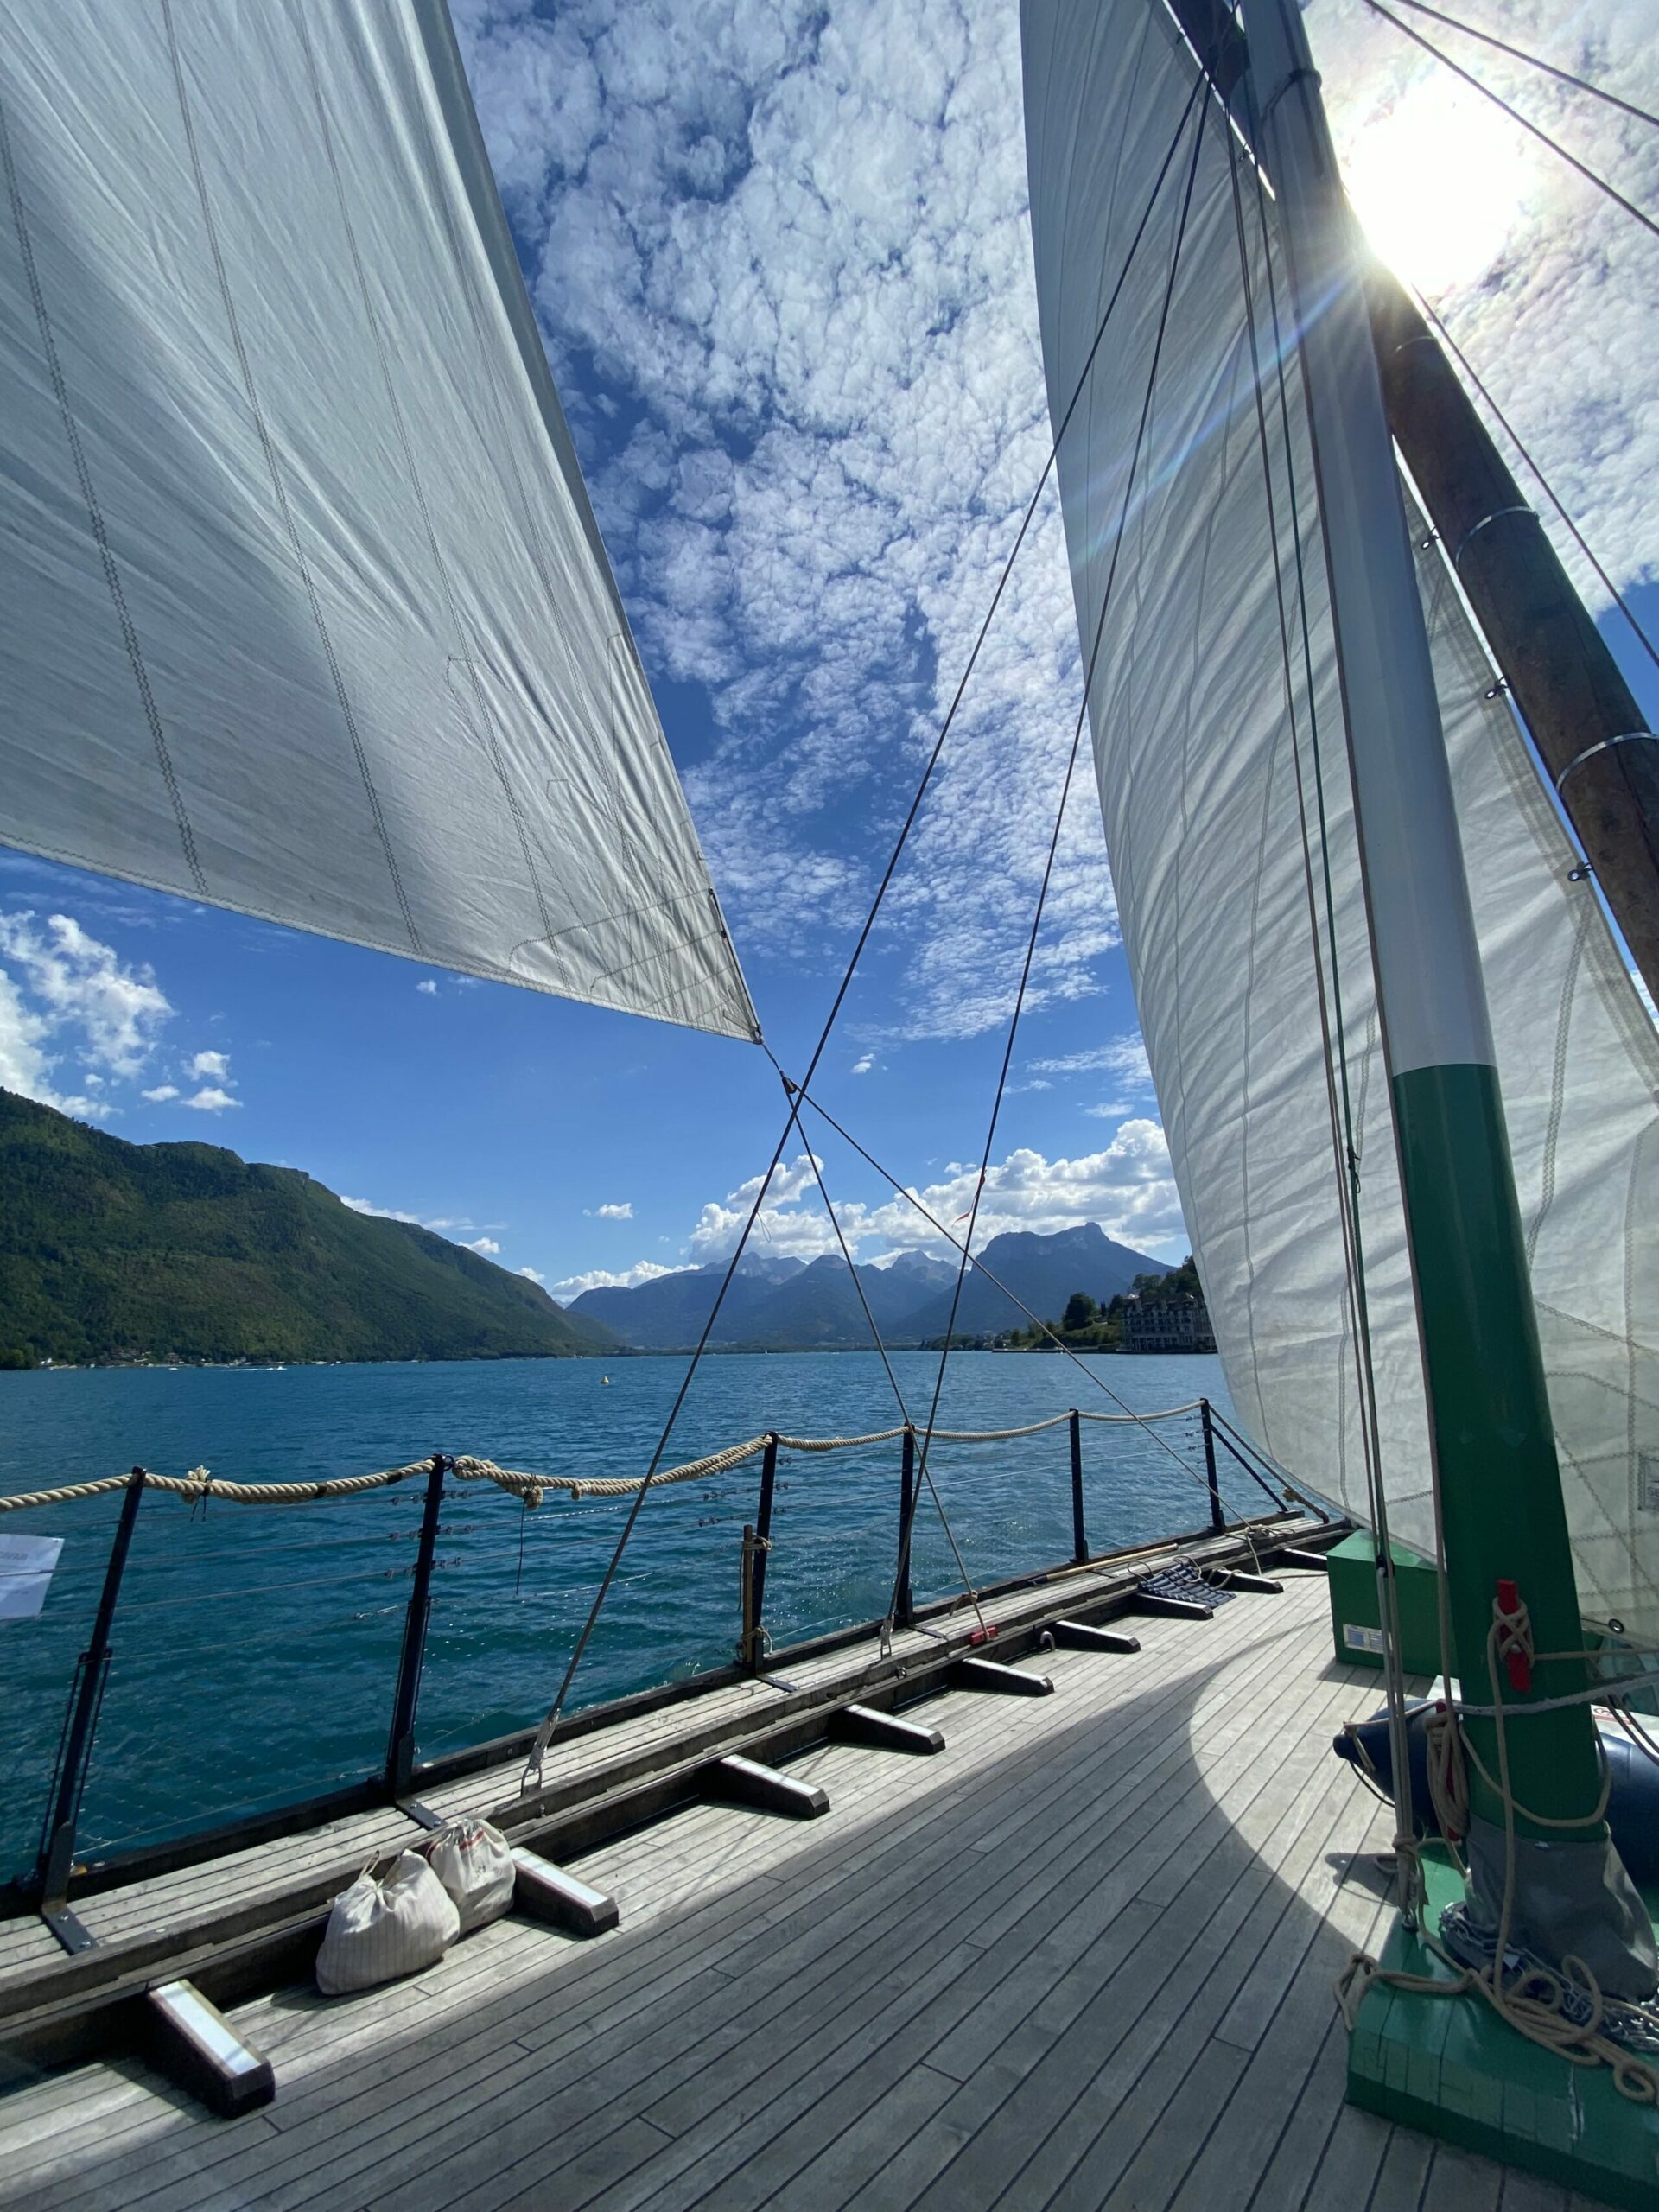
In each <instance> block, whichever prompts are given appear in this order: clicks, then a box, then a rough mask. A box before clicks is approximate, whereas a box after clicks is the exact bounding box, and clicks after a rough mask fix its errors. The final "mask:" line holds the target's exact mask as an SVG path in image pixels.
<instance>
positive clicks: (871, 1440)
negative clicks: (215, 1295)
mask: <svg viewBox="0 0 1659 2212" xmlns="http://www.w3.org/2000/svg"><path fill="white" fill-rule="evenodd" d="M1202 1405H1203V1401H1202V1400H1201V1399H1197V1398H1195V1399H1193V1400H1192V1402H1191V1403H1189V1404H1186V1405H1181V1406H1167V1407H1165V1408H1163V1409H1162V1410H1161V1411H1160V1412H1158V1413H1153V1414H1101V1413H1091V1412H1089V1411H1086V1410H1084V1409H1082V1408H1072V1409H1070V1410H1068V1411H1066V1412H1065V1413H1058V1414H1048V1415H1047V1416H1046V1418H1045V1419H1044V1420H1041V1421H1027V1423H1026V1424H1025V1426H1024V1427H1019V1428H936V1429H935V1430H934V1431H933V1432H932V1436H933V1440H934V1442H936V1443H939V1444H1005V1443H1010V1442H1013V1441H1014V1440H1016V1439H1017V1438H1020V1437H1022V1436H1038V1435H1040V1434H1041V1433H1043V1432H1044V1431H1045V1430H1046V1429H1051V1428H1058V1427H1063V1426H1064V1425H1065V1423H1066V1422H1067V1421H1073V1420H1077V1421H1097V1422H1101V1423H1103V1424H1105V1425H1107V1426H1122V1427H1141V1426H1143V1425H1144V1424H1145V1423H1147V1421H1173V1420H1176V1419H1177V1418H1179V1416H1180V1415H1182V1414H1195V1413H1198V1412H1199V1411H1200V1410H1201V1408H1202ZM905 1433H906V1430H905V1426H904V1424H903V1423H902V1422H901V1423H900V1424H899V1426H898V1427H894V1428H878V1429H873V1430H871V1431H870V1432H869V1433H868V1434H866V1435H861V1436H785V1435H784V1434H783V1433H781V1432H773V1431H768V1432H767V1433H766V1434H763V1435H760V1436H750V1437H746V1438H745V1439H744V1440H743V1441H742V1442H741V1444H728V1446H725V1448H724V1449H723V1450H722V1451H719V1452H706V1453H705V1454H704V1455H703V1457H702V1459H689V1460H687V1461H686V1462H685V1464H684V1465H682V1466H678V1467H664V1468H662V1469H660V1470H659V1471H658V1472H657V1473H656V1474H654V1475H652V1476H651V1477H649V1478H646V1477H644V1476H639V1475H615V1476H612V1475H550V1474H543V1473H530V1472H527V1471H525V1470H524V1469H523V1468H518V1467H503V1466H499V1465H497V1463H496V1462H495V1461H494V1460H493V1459H479V1458H477V1457H475V1456H474V1455H472V1454H470V1453H466V1452H461V1453H456V1454H451V1453H448V1452H442V1453H439V1454H435V1455H433V1454H429V1455H428V1457H427V1458H425V1459H413V1460H411V1461H410V1463H409V1465H407V1466H404V1467H385V1468H382V1469H380V1470H379V1471H377V1472H375V1473H372V1474H365V1475H336V1476H329V1477H327V1478H324V1479H322V1480H321V1481H318V1482H308V1483H306V1482H300V1483H240V1482H235V1481H232V1480H231V1479H230V1478H228V1477H226V1476H223V1475H215V1474H212V1473H210V1472H209V1471H208V1470H207V1468H206V1467H193V1468H192V1469H191V1470H190V1471H189V1473H188V1474H186V1475H158V1474H154V1473H151V1472H150V1471H149V1470H148V1469H147V1468H146V1469H140V1468H137V1467H135V1468H133V1469H132V1470H130V1472H128V1473H126V1474H124V1475H101V1476H99V1477H96V1478H94V1479H92V1481H90V1482H84V1483H66V1484H62V1485H61V1486H60V1487H59V1488H57V1489H54V1490H33V1491H16V1492H14V1493H13V1494H12V1495H10V1496H9V1497H0V1513H21V1512H25V1511H29V1510H33V1509H35V1508H36V1507H41V1506H48V1507H49V1506H55V1505H68V1504H73V1503H74V1502H75V1501H76V1500H78V1499H79V1498H83V1497H105V1496H106V1495H108V1494H109V1493H111V1492H112V1491H122V1490H130V1489H131V1488H132V1486H133V1484H135V1483H137V1482H139V1481H142V1482H143V1484H144V1486H145V1488H146V1489H148V1490H152V1491H164V1492H166V1493H167V1494H168V1495H169V1496H171V1497H181V1498H183V1499H185V1500H186V1501H187V1502H188V1503H190V1504H193V1505H194V1504H196V1503H200V1502H205V1501H206V1500H207V1499H209V1498H218V1499H220V1500H222V1501H223V1502H224V1503H226V1504H231V1505H314V1504H317V1503H321V1502H322V1501H324V1500H327V1499H331V1498H336V1497H362V1496H363V1495H365V1493H366V1492H367V1491H376V1490H389V1489H391V1487H392V1486H393V1485H394V1484H397V1483H404V1482H411V1481H413V1480H414V1479H415V1478H416V1477H424V1476H428V1475H429V1474H430V1473H431V1471H432V1468H433V1464H434V1459H435V1458H440V1459H442V1462H443V1465H444V1466H445V1467H446V1468H447V1469H448V1471H449V1472H450V1473H451V1474H453V1475H454V1477H455V1478H456V1479H457V1480H458V1481H460V1482H489V1483H493V1484H495V1485H496V1487H497V1488H498V1489H499V1490H503V1491H507V1492H508V1493H509V1495H511V1496H512V1497H520V1498H522V1499H523V1500H524V1503H525V1505H527V1506H529V1507H531V1508H534V1507H535V1506H537V1505H539V1504H540V1503H541V1502H542V1499H543V1496H544V1495H545V1494H546V1492H547V1491H563V1492H564V1493H565V1494H566V1495H567V1496H568V1497H570V1498H572V1499H575V1498H586V1497H633V1496H634V1495H635V1494H636V1493H637V1492H638V1491H640V1490H641V1489H643V1488H645V1487H646V1484H647V1481H648V1483H649V1487H650V1488H651V1489H652V1490H665V1489H667V1488H669V1487H670V1486H671V1484H675V1483H690V1482H697V1481H700V1480H702V1479H704V1478H708V1477H709V1476H713V1475H721V1474H724V1473H726V1472H727V1471H728V1469H730V1468H733V1467H741V1466H742V1465H744V1464H745V1463H746V1462H747V1461H748V1460H750V1459H759V1458H760V1455H761V1453H762V1452H764V1451H765V1450H766V1446H767V1443H768V1442H769V1441H770V1440H771V1439H772V1436H773V1435H774V1434H775V1435H776V1438H777V1443H778V1446H779V1450H780V1451H784V1452H856V1451H861V1450H864V1449H866V1448H868V1446H872V1445H876V1444H891V1443H893V1442H894V1441H896V1440H897V1439H899V1437H901V1436H903V1435H904V1434H905Z"/></svg>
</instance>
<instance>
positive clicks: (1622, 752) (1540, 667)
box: [1368, 269, 1659, 1000]
mask: <svg viewBox="0 0 1659 2212" xmlns="http://www.w3.org/2000/svg"><path fill="white" fill-rule="evenodd" d="M1368 289H1369V291H1370V301H1371V329H1372V334H1373V336H1374V337H1375V340H1376V356H1377V365H1378V367H1379V369H1380V370H1381V372H1382V377H1383V405H1384V407H1385V408H1386V409H1387V410H1388V417H1389V429H1391V430H1392V431H1393V433H1394V437H1395V443H1396V444H1397V445H1398V447H1399V448H1400V452H1401V454H1402V458H1403V459H1404V461H1405V464H1406V466H1407V467H1408V469H1409V470H1410V471H1411V474H1412V479H1413V481H1414V483H1415V485H1416V486H1417V489H1418V491H1419V493H1421V496H1422V499H1423V504H1424V505H1425V507H1426V508H1427V512H1428V515H1429V518H1430V519H1431V520H1432V522H1433V525H1434V527H1435V529H1436V530H1437V531H1439V532H1440V540H1441V543H1443V544H1444V546H1445V547H1446V554H1447V556H1448V558H1449V559H1450V561H1451V563H1452V568H1453V569H1455V570H1456V572H1457V576H1458V580H1459V582H1460V583H1461V584H1462V586H1463V588H1464V590H1465V593H1466V594H1468V599H1469V604H1470V607H1471V609H1472V610H1473V613H1474V617H1475V620H1476V621H1477V622H1478V624H1479V625H1480V627H1481V630H1482V632H1483V633H1484V636H1485V639H1486V642H1487V644H1488V645H1490V646H1491V651H1492V657H1493V658H1494V659H1495V660H1496V661H1497V665H1498V669H1499V671H1500V672H1501V674H1502V676H1503V680H1504V682H1505V683H1507V684H1508V685H1509V688H1510V696H1511V697H1512V698H1513V699H1514V701H1515V703H1516V706H1517V707H1518V708H1519V709H1520V711H1521V715H1522V720H1523V721H1525V723H1526V725H1527V728H1528V729H1529V731H1530V732H1531V734H1532V741H1533V743H1534V744H1535V746H1536V747H1537V748H1538V754H1539V758H1540V759H1541V760H1542V762H1543V764H1544V767H1545V769H1546V771H1547V772H1548V775H1549V778H1550V780H1551V781H1552V782H1553V784H1554V786H1555V790H1556V792H1557V794H1558V796H1559V797H1560V802H1561V804H1562V806H1563V808H1564V809H1565V810H1566V812H1567V819H1568V821H1569V822H1571V823H1572V824H1573V829H1574V831H1575V833H1576V834H1577V836H1578V840H1579V842H1580V845H1581V846H1582V847H1583V848H1584V854H1585V857H1586V860H1587V861H1589V863H1590V865H1591V867H1592V868H1593V870H1594V871H1595V876H1596V880H1597V882H1598V883H1599V885H1600V887H1601V891H1602V895H1603V897H1604V898H1605V899H1606V901H1607V904H1608V906H1609V907H1610V908H1611V912H1612V915H1613V918H1614V920H1615V921H1616V922H1617V923H1618V926H1619V929H1620V930H1621V931H1622V932H1623V933H1624V942H1625V944H1627V945H1629V947H1630V953H1631V956H1632V957H1633V958H1634V960H1635V962H1636V965H1637V969H1639V970H1640V972H1641V975H1642V977H1643V981H1644V982H1646V984H1647V987H1648V988H1649V991H1650V992H1651V993H1652V994H1653V995H1654V997H1655V998H1656V1000H1659V741H1656V739H1655V738H1654V737H1652V736H1651V735H1650V734H1647V722H1646V720H1645V718H1644V716H1643V713H1642V710H1641V709H1640V708H1639V707H1638V706H1637V702H1636V699H1635V696H1634V695H1633V694H1632V692H1631V690H1630V685H1629V684H1628V683H1626V682H1625V681H1624V677H1623V675H1622V674H1621V673H1620V671H1619V667H1618V662H1617V661H1616V660H1615V659H1614V658H1613V656H1612V654H1611V652H1610V651H1609V650H1608V647H1607V644H1606V640H1605V639H1604V638H1603V636H1602V634H1601V632H1600V631H1599V629H1598V628H1597V627H1596V625H1595V623H1594V622H1593V621H1592V619H1591V617H1590V614H1589V613H1588V612H1587V610H1586V607H1585V606H1584V603H1583V601H1581V600H1580V597H1579V595H1578V594H1577V592H1576V591H1575V590H1574V589H1573V585H1572V582H1570V580H1569V579H1568V576H1567V571H1566V570H1565V569H1563V567H1562V566H1561V563H1560V561H1559V559H1558V558H1557V557H1556V554H1555V549H1554V546H1552V545H1551V543H1550V542H1549V537H1548V533H1547V532H1546V531H1545V530H1544V527H1543V524H1541V522H1540V520H1539V518H1538V517H1537V515H1536V514H1535V512H1533V510H1532V508H1531V507H1530V506H1529V505H1528V504H1527V501H1526V499H1525V498H1524V496H1523V495H1522V491H1521V487H1520V486H1519V485H1518V484H1516V480H1515V479H1514V477H1513V476H1512V475H1511V474H1510V471H1509V468H1508V467H1507V466H1506V464H1505V462H1504V460H1503V455H1502V454H1500V453H1499V452H1498V450H1497V447H1496V445H1494V443H1493V442H1492V440H1491V437H1490V436H1489V435H1488V434H1487V430H1486V426H1485V424H1484V423H1483V422H1482V421H1481V419H1480V416H1478V414H1477V412H1476V411H1475V407H1474V404H1473V402H1472V401H1471V398H1470V397H1469V395H1468V393H1467V392H1466V391H1465V389H1464V386H1463V383H1462V380H1461V378H1459V376H1458V374H1457V372H1456V371H1455V370H1454V369H1453V367H1452V364H1451V362H1450V361H1449V360H1448V359H1446V354H1445V353H1444V351H1443V350H1442V348H1441V346H1440V343H1439V341H1438V340H1436V338H1435V337H1434V335H1433V332H1432V331H1431V330H1430V329H1429V327H1428V325H1427V322H1426V321H1424V319H1423V317H1422V315H1421V314H1420V313H1419V312H1418V309H1417V308H1416V306H1415V305H1414V302H1412V301H1411V299H1410V298H1408V296H1407V294H1406V292H1405V291H1404V289H1402V287H1401V285H1400V284H1398V283H1396V282H1395V279H1394V278H1393V277H1390V276H1389V275H1388V274H1387V272H1386V271H1385V270H1381V269H1378V270H1376V272H1375V274H1374V276H1373V277H1372V278H1371V280H1370V283H1369V285H1368Z"/></svg>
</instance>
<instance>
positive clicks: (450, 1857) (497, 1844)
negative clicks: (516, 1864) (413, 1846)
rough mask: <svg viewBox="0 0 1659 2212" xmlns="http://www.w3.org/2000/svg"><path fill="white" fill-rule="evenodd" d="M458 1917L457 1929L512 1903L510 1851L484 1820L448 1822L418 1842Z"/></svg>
mask: <svg viewBox="0 0 1659 2212" xmlns="http://www.w3.org/2000/svg"><path fill="white" fill-rule="evenodd" d="M421 1849H422V1851H423V1853H424V1854H425V1856H426V1859H427V1860H428V1862H429V1865H430V1866H431V1868H432V1872H434V1873H435V1875H436V1876H437V1878H438V1879H439V1881H441V1882H442V1884H443V1886H444V1888H445V1890H446V1891H448V1895H449V1897H450V1901H451V1902H452V1903H453V1904H454V1908H455V1910H456V1911H457V1912H458V1913H459V1914H460V1916H461V1934H462V1935H463V1936H465V1935H466V1934H467V1930H468V1929H473V1928H482V1927H483V1925H484V1923H486V1921H489V1920H499V1919H500V1917H501V1916H502V1914H503V1913H504V1912H505V1911H506V1910H508V1909H509V1908H510V1906H511V1905H512V1885H513V1870H512V1847H510V1845H509V1844H508V1842H507V1840H506V1838H505V1836H504V1835H503V1834H502V1833H501V1831H500V1829H499V1828H493V1827H491V1826H490V1824H489V1822H488V1821H450V1823H449V1825H448V1827H447V1828H441V1829H440V1830H439V1831H438V1833H437V1834H436V1835H435V1836H434V1837H433V1838H432V1840H431V1841H430V1842H429V1843H425V1844H423V1845H422V1846H421Z"/></svg>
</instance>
